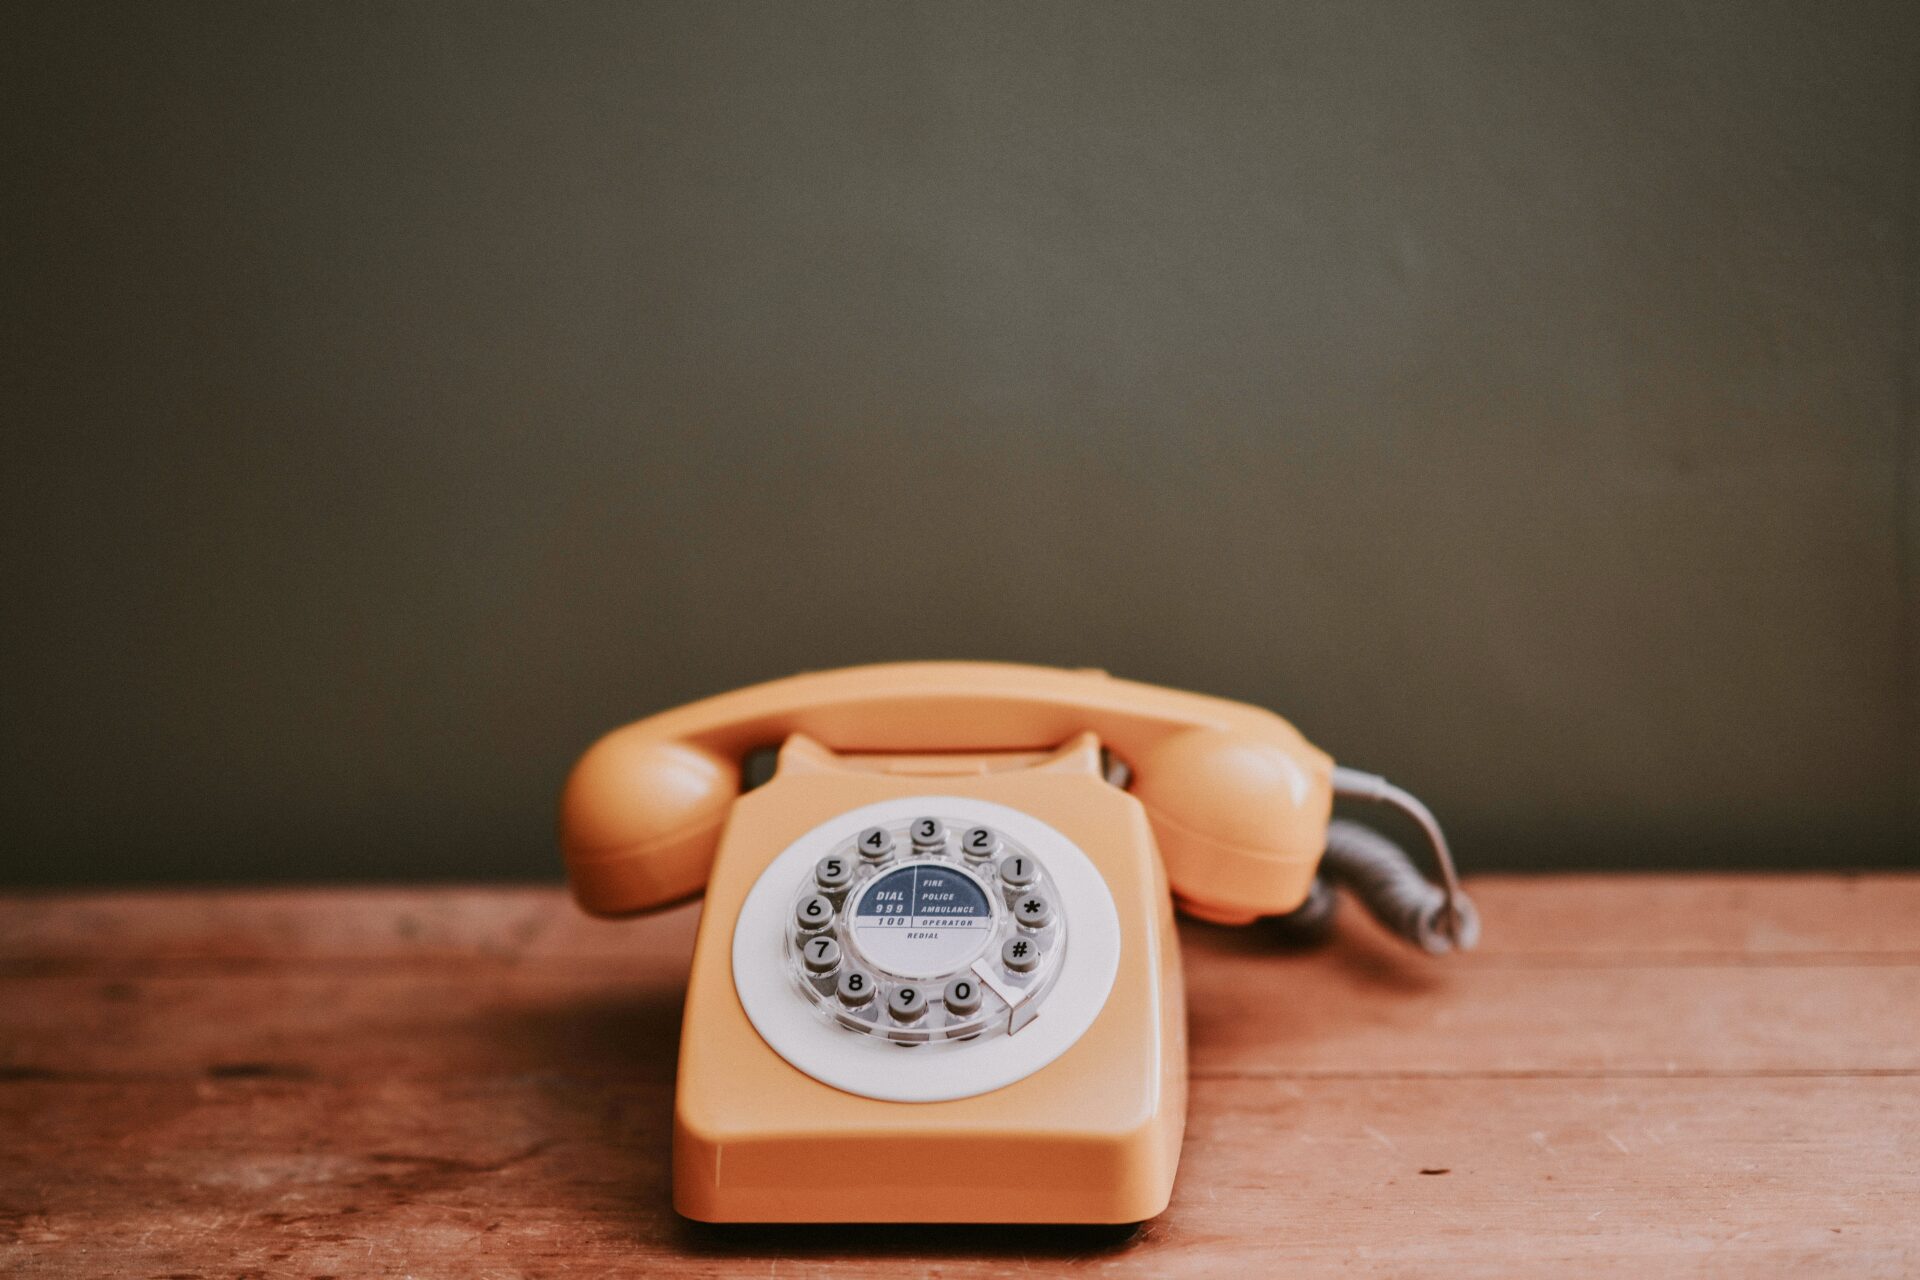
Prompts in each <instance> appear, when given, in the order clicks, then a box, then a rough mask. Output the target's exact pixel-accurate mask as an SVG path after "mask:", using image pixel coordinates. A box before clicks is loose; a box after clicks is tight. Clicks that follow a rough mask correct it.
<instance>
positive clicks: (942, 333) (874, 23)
mask: <svg viewBox="0 0 1920 1280" xmlns="http://www.w3.org/2000/svg"><path fill="white" fill-rule="evenodd" d="M0 24H3V27H4V39H0V145H3V146H4V156H5V183H4V187H5V190H4V192H0V209H3V210H4V218H5V224H4V228H3V230H4V237H5V238H4V247H0V262H4V271H5V278H6V287H5V290H4V303H3V304H0V305H4V308H5V312H4V315H5V330H4V348H5V349H4V355H0V369H3V370H4V381H3V382H0V395H3V396H4V399H3V400H0V416H3V417H4V420H5V423H6V427H5V436H6V445H5V450H6V456H7V459H8V462H7V466H6V469H5V478H6V488H5V500H4V503H0V525H3V526H4V527H3V528H0V534H3V535H4V543H3V544H0V574H3V575H4V578H3V579H0V585H3V586H4V597H3V598H4V606H3V607H0V613H4V617H5V621H4V624H0V628H3V640H0V643H3V645H4V649H3V651H0V671H4V698H5V703H4V707H3V708H0V750H3V751H4V758H3V759H0V767H3V768H4V773H3V774H0V799H3V800H4V821H3V822H0V840H3V841H4V842H5V847H6V857H5V865H4V877H5V878H7V879H10V880H13V881H16V882H49V881H54V882H58V881H107V880H121V879H134V880H174V879H195V880H198V879H264V878H288V877H291V878H314V877H327V878H339V877H400V878H419V877H440V876H500V875H511V876H529V875H531V876H548V875H552V874H554V873H555V862H554V856H553V854H552V851H551V848H550V831H549V825H550V812H551V803H552V795H553V793H554V791H555V789H556V788H557V786H558V784H559V782H560V779H561V777H562V775H563V772H564V770H565V768H566V766H567V764H568V762H569V760H570V759H571V757H572V755H573V753H574V752H575V751H576V750H577V749H578V748H580V747H581V746H583V745H584V744H585V742H586V741H587V740H588V739H589V738H591V737H592V736H593V735H594V734H596V733H597V732H598V731H600V730H601V729H603V728H605V727H608V726H611V725H612V724H614V723H615V722H618V721H621V720H624V719H627V718H631V717H633V716H635V715H638V714H640V713H643V712H647V711H651V710H655V709H658V708H660V707H663V706H666V705H668V704H671V703H674V702H677V701H682V700H685V699H688V698H691V697H695V696H698V695H701V694H706V693H711V692H715V691H718V690H720V689H723V688H727V687H730V686H733V685H737V684H742V683H745V682H748V681H753V680H759V679H763V678H766V677H771V676H776V675H781V674H785V673H788V672H791V671H794V670H797V669H801V668H808V667H821V666H834V665H840V664H843V663H853V662H864V661H870V660H876V659H885V658H896V657H916V656H977V657H991V658H1010V659H1027V660H1032V661H1040V662H1052V663H1064V664H1076V665H1079V664H1084V665H1097V666H1103V667H1106V668H1109V669H1111V670H1113V671H1115V672H1117V673H1120V674H1125V675H1130V676H1134V677H1138V678H1142V679H1147V680H1155V681H1160V682H1164V683H1169V684H1176V685H1184V686H1189V687H1193V688H1198V689H1204V690H1208V691H1211V692H1215V693H1220V694H1226V695H1230V696H1234V697H1240V698H1245V699H1249V700H1253V701H1258V702H1262V703H1267V704H1270V705H1272V706H1274V707H1276V708H1278V709H1280V710H1281V711H1283V712H1284V713H1285V714H1287V715H1289V716H1291V717H1292V718H1294V719H1295V720H1296V722H1297V723H1298V724H1300V725H1301V727H1302V728H1303V729H1305V730H1306V731H1307V733H1308V734H1309V735H1310V736H1312V737H1314V738H1316V739H1317V740H1318V741H1319V742H1321V743H1322V744H1323V745H1325V746H1326V747H1328V748H1329V749H1330V750H1332V751H1333V752H1334V753H1335V754H1336V755H1338V756H1340V757H1341V758H1343V759H1347V760H1349V761H1350V762H1352V763H1355V764H1359V765H1362V766H1367V767H1373V768H1377V769H1379V770H1382V771H1385V772H1388V773H1390V774H1392V775H1393V776H1395V777H1396V778H1398V779H1399V780H1401V781H1403V782H1405V783H1406V784H1408V785H1409V786H1411V787H1413V788H1414V789H1416V790H1418V791H1420V792H1422V793H1424V794H1425V795H1427V796H1428V797H1429V798H1430V799H1431V801H1432V803H1433V804H1434V806H1435V808H1437V809H1438V810H1439V812H1440V813H1441V815H1442V816H1443V817H1444V818H1445V819H1447V820H1448V821H1449V822H1450V823H1451V825H1452V827H1453V828H1454V830H1455V832H1456V838H1457V841H1458V845H1459V849H1460V854H1461V857H1462V859H1463V861H1464V862H1465V863H1466V864H1467V865H1468V866H1469V867H1471V868H1477V869H1489V868H1540V869H1553V868H1561V867H1568V866H1596V865H1599V866H1649V865H1661V866H1673V867H1688V866H1706V865H1729V864H1756V865H1779V866H1786V865H1822V866H1830V865H1860V864H1881V865H1885V864H1898V863H1906V864H1909V865H1912V864H1915V863H1920V810H1917V809H1916V797H1915V792H1916V789H1917V787H1920V691H1917V689H1916V667H1917V666H1920V664H1917V662H1916V640H1915V637H1916V623H1917V622H1920V614H1917V613H1916V588H1915V565H1916V562H1920V542H1916V530H1917V529H1920V504H1917V503H1916V492H1917V491H1920V448H1917V447H1916V432H1915V414H1916V404H1915V397H1916V393H1917V392H1920V380H1917V379H1916V367H1917V366H1916V345H1915V300H1916V296H1920V295H1917V294H1916V256H1915V255H1916V249H1920V237H1917V236H1916V196H1917V193H1920V184H1917V183H1916V177H1917V175H1920V167H1917V165H1916V158H1917V157H1920V135H1917V134H1916V113H1917V107H1920V75H1917V72H1916V69H1917V68H1920V8H1916V7H1915V6H1913V5H1911V4H1899V3H1888V4H1798V5H1794V4H1787V5H1781V4H1768V5H1722V6H1680V5H1656V4H1650V5H1618V6H1567V5H1503V4H1497V3H1485V2H1479V0H1458V2H1456V3H1450V4H1439V5H1407V4H1372V5H1364V4H1363V5H1348V4H1341V5H1325V6H1312V7H1309V6H1301V5H1273V4H1254V3H1246V4H1225V5H1208V6H1199V7H1193V6H1180V7H1175V6H1166V7H1158V6H1131V5H1123V6H1116V5H1111V4H1077V5H1069V6H1065V7H1051V6H1034V5H1026V4H1019V5H1007V6H995V7H985V6H973V5H928V6H911V5H900V4H878V5H870V6H846V5H834V6H806V5H795V4H774V5H767V6H754V7H739V6H721V7H712V6H708V5H700V4H689V5H653V6H644V7H642V6H627V5H588V4H580V3H560V4H550V5H515V6H507V5H482V6H475V5H444V6H442V5H424V4H403V5H389V4H373V5H365V6H360V5H343V4H307V5H292V4H288V5H251V4H250V5H228V4H217V5H205V4H203V5H178V4H170V5H165V4H163V5H154V4H137V5H135V4H129V5H124V6H114V7H105V8H102V7H87V6H75V5H70V4H40V5H24V6H21V5H16V6H12V7H10V8H9V9H8V11H7V15H6V16H5V17H4V18H0Z"/></svg>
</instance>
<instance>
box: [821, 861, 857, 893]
mask: <svg viewBox="0 0 1920 1280" xmlns="http://www.w3.org/2000/svg"><path fill="white" fill-rule="evenodd" d="M852 881H853V862H852V860H850V859H848V858H845V857H842V856H841V855H840V854H837V853H836V854H833V855H832V856H830V857H826V858H822V859H820V861H818V862H816V863H814V864H813V882H814V883H815V884H817V885H819V886H820V888H821V889H822V890H823V891H824V892H827V893H838V892H840V891H841V890H842V889H844V888H846V887H847V885H848V884H850V883H852Z"/></svg>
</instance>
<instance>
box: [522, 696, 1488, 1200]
mask: <svg viewBox="0 0 1920 1280" xmlns="http://www.w3.org/2000/svg"><path fill="white" fill-rule="evenodd" d="M774 746H777V747H778V749H779V755H778V763H777V767H776V769H775V772H774V774H773V776H772V778H771V779H770V780H769V781H767V782H766V783H765V784H764V785H762V786H760V787H758V788H755V789H751V790H747V791H746V792H745V793H744V794H743V793H742V765H743V761H744V760H745V759H746V757H747V756H748V755H749V753H751V752H753V751H755V750H757V749H762V748H767V747H774ZM1336 793H1337V794H1341V795H1350V796H1354V797H1357V798H1361V799H1370V800H1375V801H1383V802H1386V803H1390V804H1395V805H1397V806H1399V807H1401V808H1402V809H1404V810H1406V811H1407V812H1408V813H1410V814H1411V815H1412V816H1413V817H1414V818H1415V819H1416V820H1418V821H1419V822H1420V823H1421V825H1422V827H1423V828H1424V829H1425V830H1426V832H1427V834H1428V836H1429V838H1430V839H1431V841H1432V842H1433V846H1434V852H1435V855H1436V857H1437V859H1438V860H1439V864H1440V868H1441V872H1442V878H1443V883H1444V888H1435V887H1433V886H1432V885H1430V884H1428V882H1427V881H1426V880H1424V879H1422V878H1420V877H1419V876H1418V875H1417V873H1414V872H1412V870H1411V867H1410V864H1409V863H1408V861H1407V859H1406V857H1405V855H1404V854H1402V853H1400V852H1399V851H1398V849H1397V848H1396V847H1394V846H1392V845H1391V844H1389V843H1388V842H1386V841H1385V840H1384V839H1383V838H1381V837H1379V836H1377V835H1375V834H1374V833H1372V832H1370V831H1368V830H1366V829H1365V828H1359V827H1356V826H1354V825H1353V824H1348V823H1341V822H1338V821H1335V822H1332V823H1331V825H1330V822H1329V819H1330V814H1331V810H1332V805H1333V799H1334V796H1335V795H1336ZM560 841H561V847H562V850H563V852H564V854H565V856H566V862H567V869H568V873H569V876H570V878H571V881H572V885H573V891H574V894H575V896H576V897H577V898H578V900H579V901H580V903H581V905H582V906H584V907H585V908H586V909H587V910H589V911H592V912H594V913H596V914H601V915H620V914H626V913H630V912H635V911H643V910H647V909H649V908H653V907H659V906H664V905H666V904H669V903H672V902H677V901H680V900H682V899H685V898H689V897H692V896H693V895H695V894H698V893H701V892H704V893H705V894H706V899H707V901H706V907H705V911H704V914H703V916H702V918H701V921H700V928H699V933H698V935H697V938H696V941H695V943H694V955H693V967H692V973H691V976H690V979H689V983H688V988H687V1002H686V1014H685V1024H684V1028H683V1031H682V1035H681V1042H680V1068H679V1084H678V1088H677V1096H676V1102H675V1115H674V1142H673V1146H674V1150H673V1167H674V1204H675V1207H676V1208H677V1209H678V1210H679V1211H680V1212H681V1213H682V1214H685V1215H686V1216H688V1217H691V1218H696V1219H700V1220H703V1221H709V1222H1084V1223H1099V1222H1113V1223H1119V1222H1137V1221H1141V1220H1144V1219H1146V1218H1150V1217H1152V1216H1154V1215H1155V1214H1157V1213H1159V1212H1160V1211H1161V1210H1162V1209H1164V1208H1165V1207H1166V1204H1167V1200H1168V1197H1169V1195H1170V1194H1171V1192H1172V1187H1173V1174H1174V1168H1175V1165H1176V1163H1177V1162H1178V1159H1179V1154H1180V1142H1181V1132H1182V1128H1183V1125H1184V1123H1185V1117H1186V1069H1187V1067H1186V1040H1185V1035H1186V1028H1185V1023H1186V1012H1185V1001H1184V992H1183V989H1182V987H1181V981H1180V955H1179V945H1178V939H1177V938H1176V936H1175V933H1174V929H1173V912H1172V908H1173V906H1174V905H1176V904H1177V905H1178V906H1179V907H1180V908H1181V909H1182V910H1183V911H1185V912H1186V913H1188V914H1190V915H1194V916H1197V917H1199V918H1201V919H1204V920H1210V921H1215V922H1220V923H1247V922H1250V921H1252V920H1254V919H1255V918H1257V917H1260V916H1269V915H1289V914H1290V915H1293V916H1294V917H1295V918H1297V919H1305V918H1306V917H1316V918H1324V917H1325V916H1326V914H1327V910H1326V908H1327V905H1328V903H1329V901H1330V898H1329V884H1330V883H1336V882H1337V883H1344V884H1346V885H1347V886H1348V887H1349V888H1351V889H1353V890H1354V891H1355V892H1356V893H1357V894H1358V895H1359V896H1360V898H1361V900H1362V901H1363V902H1364V903H1365V904H1366V905H1367V906H1368V907H1369V908H1370V909H1371V910H1372V911H1373V912H1374V913H1375V914H1376V915H1377V916H1379V917H1380V918H1381V919H1382V920H1384V921H1385V922H1387V923H1388V924H1389V925H1390V926H1392V927H1394V928H1396V929H1397V930H1398V931H1400V932H1401V933H1403V934H1404V935H1406V936H1408V937H1409V938H1411V939H1412V940H1414V941H1416V942H1418V943H1419V944H1420V945H1422V946H1423V947H1425V948H1426V949H1427V950H1429V951H1435V952H1438V951H1443V950H1447V949H1450V948H1453V947H1466V946H1471V945H1472V943H1473V940H1474V937H1475V935H1476V932H1477V922H1476V920H1475V917H1474V915H1473V912H1472V909H1471V907H1470V905H1469V904H1468V903H1467V900H1466V898H1465V896H1464V895H1463V894H1461V892H1460V890H1459V886H1458V883H1457V881H1456V879H1455V876H1454V873H1453V868H1452V863H1451V860H1450V858H1449V856H1448V854H1447V850H1446V844H1445V841H1444V839H1442V837H1441V836H1440V832H1439V828H1438V826H1437V825H1435V824H1434V823H1433V820H1432V818H1431V815H1429V814H1428V813H1427V811H1426V810H1425V808H1424V807H1423V806H1421V805H1420V804H1419V802H1418V801H1417V800H1414V799H1413V798H1412V797H1411V796H1408V795H1407V794H1406V793H1405V792H1402V791H1400V790H1399V789H1398V788H1396V787H1393V786H1392V785H1391V784H1389V783H1387V782H1386V781H1385V780H1384V779H1381V778H1378V777H1375V776H1373V775H1370V774H1362V773H1357V772H1354V771H1351V770H1345V769H1340V768H1337V767H1336V766H1335V765H1334V764H1333V762H1332V760H1330V759H1329V758H1328V757H1327V756H1326V755H1325V754H1324V753H1322V752H1321V751H1319V750H1318V749H1316V748H1315V747H1314V746H1312V745H1311V744H1310V743H1308V742H1307V741H1306V739H1305V738H1303V737H1301V736H1300V734H1299V733H1298V732H1297V731H1296V730H1295V729H1294V728H1293V726H1292V725H1290V724H1288V723H1287V722H1286V721H1284V720H1282V719H1280V718H1279V717H1278V716H1276V715H1273V714H1272V713H1270V712H1267V711H1263V710H1260V709H1259V708H1256V707H1251V706H1247V705H1244V704H1241V703H1236V702H1229V701H1227V700H1224V699H1220V698H1210V697H1205V696H1202V695H1200V694H1193V693H1182V692H1178V691H1175V690H1171V689H1162V688H1157V687H1155V686H1152V685H1145V684H1138V683H1135V682H1132V681H1127V680H1118V679H1114V678H1112V677H1110V676H1108V675H1106V674H1105V673H1103V672H1098V671H1065V670H1058V669H1052V668H1042V667H1029V666H1018V665H1013V664H1002V663H981V662H913V663H896V664H889V665H883V666H871V667H854V668H848V669H845V670H840V671H826V672H817V673H812V674H807V675H800V676H794V677H792V678H790V679H786V680H776V681H772V682H770V683H767V684H762V685H757V686H754V687H751V688H747V689H741V690H737V691H735V692H733V693H727V694H722V695H720V696H718V697H713V698H708V699H705V700H703V701H700V702H695V703H692V704H689V705H687V706H684V707H680V708H677V709H675V710H672V711H666V712H662V713H661V714H659V715H655V716H651V717H649V718H647V719H645V720H641V721H638V722H637V723H634V724H631V725H628V726H627V727H625V728H623V729H619V730H616V731H615V732H613V733H611V734H609V735H608V736H607V737H605V738H603V739H601V740H600V741H599V742H598V743H596V744H595V745H594V746H593V747H592V748H591V749H590V750H589V751H588V752H587V753H586V755H585V756H584V757H582V759H581V760H580V762H579V763H578V764H577V765H576V766H575V768H574V770H573V773H572V776H571V777H570V778H569V779H568V781H567V785H566V790H565V793H564V795H563V797H562V800H561V814H560ZM1316 873H1318V874H1316Z"/></svg>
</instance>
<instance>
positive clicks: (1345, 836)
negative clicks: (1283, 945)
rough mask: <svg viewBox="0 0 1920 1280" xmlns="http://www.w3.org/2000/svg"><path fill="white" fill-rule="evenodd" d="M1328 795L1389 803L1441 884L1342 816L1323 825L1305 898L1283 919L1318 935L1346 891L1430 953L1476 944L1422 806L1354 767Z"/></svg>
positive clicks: (1339, 774) (1476, 923) (1337, 773)
mask: <svg viewBox="0 0 1920 1280" xmlns="http://www.w3.org/2000/svg"><path fill="white" fill-rule="evenodd" d="M1333 790H1334V794H1335V795H1337V796H1341V797H1344V798H1347V799H1353V800H1366V801H1371V802H1374V803H1377V804H1386V805H1390V806H1392V807H1393V808H1395V809H1398V810H1400V811H1401V812H1402V813H1404V814H1406V815H1407V816H1408V817H1409V818H1412V819H1413V820H1414V821H1415V822H1417V823H1418V824H1419V825H1420V828H1421V830H1422V831H1424V832H1425V833H1426V836H1427V839H1428V841H1429V842H1431V844H1432V846H1433V856H1434V861H1435V862H1437V863H1438V864H1439V867H1440V883H1439V884H1435V883H1433V882H1432V881H1431V880H1428V879H1427V878H1426V877H1425V876H1423V875H1421V874H1420V871H1419V869H1418V868H1417V867H1415V866H1414V865H1413V859H1412V858H1409V857H1408V856H1407V852H1406V850H1404V849H1402V848H1401V847H1400V846H1399V845H1397V844H1395V843H1394V842H1393V841H1392V840H1389V839H1388V838H1387V837H1385V836H1383V835H1381V834H1380V833H1379V832H1378V831H1375V830H1374V829H1373V828H1372V827H1367V826H1362V825H1361V824H1360V823H1358V822H1349V821H1348V820H1346V819H1344V818H1335V819H1334V820H1333V821H1332V822H1330V823H1328V824H1327V851H1326V853H1325V855H1324V856H1323V857H1322V858H1321V859H1320V874H1319V876H1318V878H1316V879H1315V881H1314V883H1313V889H1312V891H1311V892H1310V893H1309V894H1308V895H1307V900H1306V901H1305V902H1304V903H1302V904H1301V905H1300V907H1299V909H1298V910H1296V911H1294V912H1292V913H1291V914H1290V915H1288V916H1285V917H1283V919H1285V920H1287V921H1288V922H1289V924H1291V925H1292V926H1294V927H1295V928H1296V929H1299V930H1301V931H1303V932H1305V933H1309V934H1314V933H1320V932H1323V931H1324V930H1325V929H1326V927H1327V926H1328V925H1329V924H1330V923H1331V922H1332V919H1333V909H1334V906H1335V904H1336V900H1337V895H1336V894H1335V892H1334V891H1335V889H1345V890H1347V891H1348V892H1349V893H1351V894H1353V896H1354V897H1356V898H1358V899H1359V900H1360V905H1361V906H1363V907H1365V908H1366V909H1367V913H1368V914H1369V915H1371V916H1372V917H1373V918H1374V919H1375V920H1378V921H1379V922H1380V923H1381V924H1382V925H1385V926H1386V927H1387V928H1388V929H1390V930H1392V931H1393V932H1394V933H1395V934H1397V935H1399V936H1400V937H1402V938H1404V939H1406V940H1407V941H1408V942H1411V943H1412V944H1413V945H1415V946H1417V947H1419V948H1420V949H1421V950H1422V951H1425V952H1427V953H1428V954H1429V955H1444V954H1445V953H1446V952H1449V951H1466V950H1469V949H1471V948H1472V947H1473V945H1474V944H1475V943H1476V942H1478V941H1479V940H1480V915H1479V913H1478V912H1476V911H1475V910H1474V908H1473V903H1472V902H1471V901H1469V900H1468V898H1467V895H1466V894H1465V893H1464V892H1463V891H1462V890H1461V888H1460V879H1459V876H1458V875H1457V874H1456V873H1455V872H1454V868H1453V855H1452V853H1451V852H1450V851H1449V850H1448V848H1447V838H1446V836H1445V834H1443V833H1442V832H1441V830H1440V824H1439V822H1437V821H1436V820H1435V819H1434V816H1433V813H1432V811H1430V810H1429V809H1428V808H1427V806H1426V805H1424V804H1422V803H1420V801H1419V800H1418V799H1417V798H1416V797H1414V796H1413V795H1411V794H1409V793H1408V792H1405V791H1402V790H1401V789H1400V788H1399V787H1396V786H1394V785H1393V784H1392V783H1390V782H1388V781H1387V780H1386V779H1385V778H1382V777H1380V776H1379V775H1377V774H1371V773H1362V772H1360V771H1359V770H1357V769H1343V768H1336V769H1335V770H1334V771H1333Z"/></svg>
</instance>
